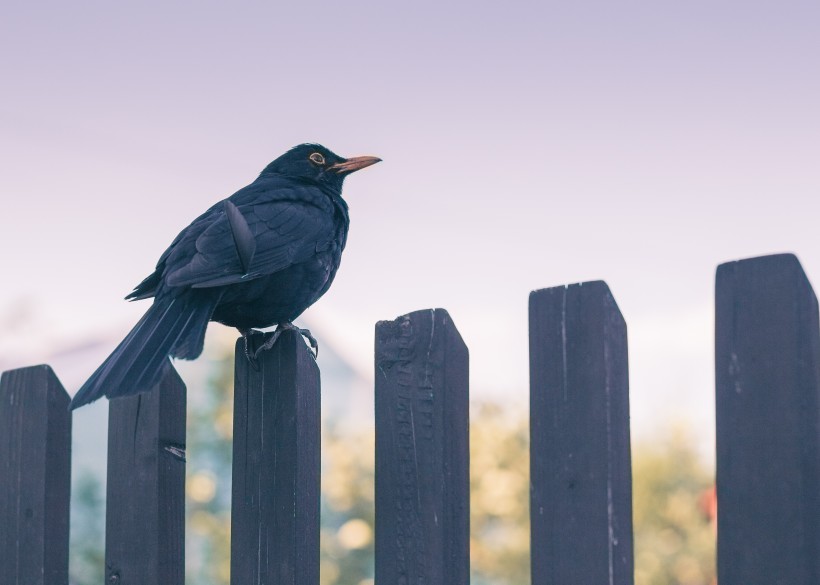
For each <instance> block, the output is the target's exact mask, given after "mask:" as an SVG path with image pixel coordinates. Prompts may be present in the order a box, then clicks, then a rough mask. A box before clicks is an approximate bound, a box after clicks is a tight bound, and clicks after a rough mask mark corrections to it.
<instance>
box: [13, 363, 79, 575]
mask: <svg viewBox="0 0 820 585" xmlns="http://www.w3.org/2000/svg"><path fill="white" fill-rule="evenodd" d="M69 402H70V398H69V396H68V394H66V391H65V390H64V389H63V386H62V385H61V384H60V381H59V380H58V379H57V376H55V375H54V372H52V370H51V368H50V367H48V366H33V367H29V368H20V369H17V370H9V371H7V372H4V373H3V376H2V378H1V379H0V526H1V527H2V528H0V583H31V584H32V585H45V584H49V585H50V584H52V583H53V584H55V585H67V583H68V519H69V499H70V494H71V412H70V411H69V410H68V404H69Z"/></svg>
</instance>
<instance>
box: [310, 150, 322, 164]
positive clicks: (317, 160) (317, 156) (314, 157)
mask: <svg viewBox="0 0 820 585" xmlns="http://www.w3.org/2000/svg"><path fill="white" fill-rule="evenodd" d="M308 158H309V159H310V160H312V161H313V162H315V163H316V164H317V165H323V164H325V157H323V156H322V155H321V154H319V153H318V152H314V153H313V154H311V155H310V156H309V157H308Z"/></svg>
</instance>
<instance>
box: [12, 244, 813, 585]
mask: <svg viewBox="0 0 820 585" xmlns="http://www.w3.org/2000/svg"><path fill="white" fill-rule="evenodd" d="M375 354H376V355H375V379H376V411H375V412H376V543H375V555H376V560H375V563H376V564H375V581H376V583H377V584H378V585H466V584H467V583H468V582H469V565H470V562H469V534H468V533H469V508H470V502H469V482H468V471H469V450H468V444H469V437H468V402H469V395H468V386H469V382H468V371H469V367H468V353H467V348H466V346H465V344H464V342H463V341H462V339H461V337H460V335H459V333H458V331H457V330H456V327H455V325H454V323H453V321H452V320H451V319H450V316H449V315H448V314H447V312H446V311H444V310H442V309H434V310H426V311H418V312H415V313H410V314H409V315H405V316H403V317H400V318H398V319H396V320H395V321H383V322H380V323H378V324H377V325H376V352H375ZM236 355H237V358H236V385H235V398H234V408H235V411H234V445H233V450H234V457H233V499H232V526H231V535H232V540H231V583H232V584H234V585H253V584H262V583H266V584H276V585H296V584H299V585H316V584H318V582H319V467H320V466H319V462H320V453H319V445H320V441H319V439H320V426H319V420H320V417H319V402H320V400H319V397H320V392H319V371H318V368H317V366H316V363H315V362H314V360H313V359H312V357H311V356H310V355H309V353H308V351H307V349H306V347H305V344H304V343H303V341H302V340H301V339H300V338H299V336H298V335H297V334H296V333H294V332H286V333H285V334H284V335H283V336H282V338H281V341H280V342H278V343H277V344H276V345H275V346H274V348H273V349H272V350H271V351H268V352H266V353H264V355H263V356H262V357H261V364H259V366H260V367H258V368H253V367H250V365H249V364H248V362H247V360H246V359H245V357H244V352H243V351H241V350H240V351H237V352H236ZM715 359H716V400H717V494H718V500H719V503H720V505H719V512H718V579H719V581H720V583H721V584H722V585H723V584H727V585H754V584H761V585H763V584H765V585H774V584H788V585H817V584H818V583H820V330H819V329H818V309H817V300H816V297H815V295H814V293H813V291H812V289H811V286H810V284H809V282H808V280H807V278H806V276H805V274H804V273H803V270H802V269H801V267H800V264H799V263H798V261H797V259H796V258H795V257H794V256H791V255H778V256H768V257H763V258H755V259H750V260H743V261H739V262H731V263H728V264H724V265H722V266H720V267H719V268H718V271H717V285H716V352H715ZM530 368H531V371H530V379H531V382H530V397H531V398H530V400H531V402H530V405H531V410H530V417H531V418H530V420H531V449H530V453H531V454H530V474H531V486H532V487H531V506H530V508H531V511H530V513H531V525H532V539H531V543H532V582H533V585H547V584H589V585H600V584H618V585H622V584H630V583H632V581H633V558H632V554H633V553H632V492H631V466H630V447H629V396H628V386H629V381H628V372H627V341H626V326H625V323H624V320H623V318H622V316H621V313H620V311H619V310H618V307H617V305H616V303H615V300H614V299H613V297H612V294H611V293H610V291H609V288H608V287H607V285H606V284H605V283H603V282H588V283H583V284H576V285H571V286H560V287H556V288H550V289H545V290H540V291H536V292H533V293H532V294H531V295H530ZM68 403H69V398H68V395H67V394H66V392H65V390H64V389H63V388H62V386H61V385H60V382H59V381H58V380H57V378H56V377H55V375H54V373H53V372H52V371H51V369H50V368H49V367H48V366H35V367H30V368H23V369H19V370H13V371H8V372H5V373H4V374H3V376H2V380H0V585H12V584H15V585H17V584H20V585H22V584H25V585H35V584H43V585H45V584H49V585H52V584H53V585H65V584H66V583H68V554H69V550H68V517H69V483H70V449H71V415H70V412H69V410H68ZM109 408H110V419H109V444H108V492H107V502H108V505H107V518H106V543H105V546H106V553H105V565H106V566H105V573H106V584H107V585H132V584H133V585H152V584H157V585H182V583H183V581H184V549H185V543H184V475H185V386H184V385H183V384H182V382H181V381H180V379H179V378H178V377H177V376H176V375H175V374H174V375H173V376H171V377H169V378H166V379H165V380H164V381H163V382H162V383H161V384H160V385H159V387H158V388H157V389H155V390H154V391H153V392H150V393H147V394H142V395H137V396H133V397H128V398H121V399H116V400H112V401H111V402H110V406H109Z"/></svg>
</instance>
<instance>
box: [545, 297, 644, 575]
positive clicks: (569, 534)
mask: <svg viewBox="0 0 820 585" xmlns="http://www.w3.org/2000/svg"><path fill="white" fill-rule="evenodd" d="M529 311H530V313H529V317H530V433H531V444H530V481H531V500H530V518H531V530H532V547H531V548H532V553H531V554H532V583H533V585H562V584H566V583H573V584H577V585H601V584H610V585H611V584H618V585H622V584H623V585H628V584H631V583H632V582H633V551H632V476H631V460H630V444H629V378H628V365H627V339H626V325H625V323H624V320H623V317H622V316H621V313H620V311H619V310H618V306H617V305H616V303H615V300H614V299H613V297H612V294H611V293H610V291H609V288H608V287H607V285H606V283H604V282H601V281H597V282H586V283H582V284H575V285H571V286H568V287H567V286H559V287H555V288H549V289H544V290H539V291H535V292H533V293H532V294H531V295H530V307H529Z"/></svg>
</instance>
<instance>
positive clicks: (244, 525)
mask: <svg viewBox="0 0 820 585" xmlns="http://www.w3.org/2000/svg"><path fill="white" fill-rule="evenodd" d="M261 337H262V336H261V335H254V336H253V338H254V344H255V345H258V344H259V343H261V340H260V338H261ZM257 340H259V341H257ZM319 407H320V396H319V368H318V367H317V365H316V361H315V360H314V358H313V356H312V355H311V354H310V350H308V348H307V346H306V345H305V342H304V340H303V339H302V336H301V335H300V334H299V333H297V332H295V331H285V332H284V333H283V334H282V335H281V336H280V337H279V339H278V340H277V342H276V343H275V344H274V346H273V347H272V348H271V349H270V350H267V351H263V352H262V353H261V354H260V355H259V357H258V359H257V361H256V363H255V364H251V363H250V362H249V361H248V359H247V358H246V357H245V346H244V340H243V339H239V340H238V341H237V343H236V378H235V384H234V427H233V495H232V504H231V583H233V584H234V585H262V584H271V585H273V584H275V585H318V583H319V467H320V440H321V418H320V409H319Z"/></svg>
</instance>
